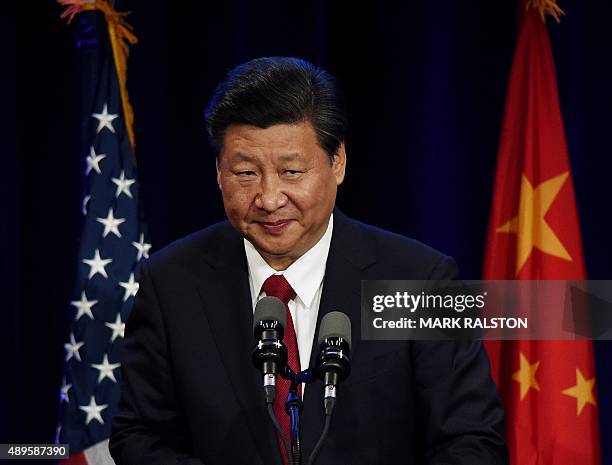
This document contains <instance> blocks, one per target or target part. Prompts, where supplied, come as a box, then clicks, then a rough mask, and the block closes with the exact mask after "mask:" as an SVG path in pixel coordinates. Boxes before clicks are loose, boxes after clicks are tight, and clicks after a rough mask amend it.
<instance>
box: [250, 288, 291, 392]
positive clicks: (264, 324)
mask: <svg viewBox="0 0 612 465" xmlns="http://www.w3.org/2000/svg"><path fill="white" fill-rule="evenodd" d="M286 324H287V314H286V310H285V304H284V303H283V302H282V301H281V300H280V299H277V298H276V297H264V298H263V299H261V300H260V301H259V302H257V305H256V306H255V313H254V315H253V335H254V336H255V347H253V353H252V355H253V364H254V365H255V366H256V367H257V368H258V369H259V370H260V371H261V372H262V373H263V386H264V390H265V392H266V402H267V403H273V402H274V397H275V396H276V374H277V373H281V372H282V371H283V370H284V369H285V366H286V365H287V348H286V347H285V345H284V344H283V335H284V333H285V326H286Z"/></svg>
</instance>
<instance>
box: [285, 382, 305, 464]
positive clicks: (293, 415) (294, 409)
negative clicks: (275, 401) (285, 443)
mask: <svg viewBox="0 0 612 465" xmlns="http://www.w3.org/2000/svg"><path fill="white" fill-rule="evenodd" d="M302 405H303V404H302V399H300V395H299V393H298V383H297V382H296V380H295V379H293V380H292V381H291V387H290V388H289V395H288V396H287V401H286V402H285V412H287V415H289V418H290V419H291V456H292V457H293V465H301V463H302V449H301V447H302V445H301V443H300V415H301V414H302Z"/></svg>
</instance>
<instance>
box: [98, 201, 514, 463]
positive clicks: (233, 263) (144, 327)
mask: <svg viewBox="0 0 612 465" xmlns="http://www.w3.org/2000/svg"><path fill="white" fill-rule="evenodd" d="M455 274H456V267H455V264H454V261H453V260H452V259H450V258H449V257H447V256H444V255H442V254H440V253H438V252H436V251H434V250H433V249H431V248H429V247H427V246H425V245H423V244H421V243H418V242H416V241H413V240H410V239H407V238H405V237H402V236H399V235H395V234H391V233H389V232H386V231H383V230H381V229H377V228H374V227H371V226H367V225H364V224H361V223H358V222H356V221H354V220H351V219H349V218H347V217H346V216H344V215H343V214H342V213H341V212H339V211H337V210H336V211H335V213H334V231H333V236H332V242H331V248H330V252H329V257H328V260H327V268H326V273H325V278H324V285H323V294H322V298H321V304H320V308H319V316H318V321H319V322H320V320H321V317H322V316H323V315H325V314H326V313H328V312H330V311H333V310H340V311H343V312H345V313H346V314H347V315H349V317H350V318H351V321H352V323H353V324H352V331H353V334H352V341H353V342H352V344H353V348H352V357H351V358H352V372H351V374H350V377H349V378H348V379H347V380H346V381H345V382H344V383H343V384H341V385H340V386H339V388H338V402H337V406H336V409H335V412H334V416H333V419H332V424H331V429H330V432H329V436H328V437H327V440H326V442H325V444H324V446H323V447H322V449H321V451H320V453H319V456H318V459H317V461H316V463H317V464H318V465H332V464H333V465H359V464H385V465H386V464H425V463H429V464H469V465H488V464H496V465H497V464H505V463H507V460H508V459H507V451H506V446H505V442H504V438H503V410H502V407H501V404H500V401H499V398H498V394H497V391H496V388H495V386H494V384H493V382H492V380H491V378H490V375H489V366H488V361H487V358H486V355H485V352H484V350H483V348H482V345H481V344H480V343H479V342H465V341H464V342H449V341H446V342H432V341H421V342H415V341H386V342H382V341H380V342H378V341H363V340H360V324H359V322H360V282H361V280H362V279H429V280H440V281H444V280H449V279H452V278H453V277H454V276H455ZM252 320H253V310H252V305H251V297H250V290H249V282H248V268H247V261H246V256H245V253H244V247H243V243H242V238H241V237H240V235H239V234H238V233H237V232H236V231H235V230H234V229H233V228H232V227H231V226H230V225H229V224H228V223H227V222H224V223H220V224H217V225H214V226H212V227H210V228H208V229H205V230H203V231H200V232H198V233H195V234H193V235H191V236H189V237H187V238H186V239H183V240H180V241H178V242H176V243H174V244H172V245H170V246H169V247H167V248H165V249H164V250H162V251H160V252H159V253H157V254H155V255H154V256H152V257H151V258H150V259H149V260H148V262H146V263H145V264H144V266H143V268H142V276H141V280H140V290H139V292H138V295H137V297H136V302H135V306H134V309H133V311H132V314H131V316H130V319H129V321H128V323H127V330H126V338H125V346H124V355H123V366H122V374H123V381H122V400H121V403H120V410H121V413H120V414H119V415H117V416H116V417H115V418H114V421H113V432H112V435H111V439H110V449H111V453H112V455H113V457H114V459H115V461H116V462H117V464H118V465H158V464H159V465H178V464H185V465H186V464H189V465H196V464H206V465H213V464H250V465H256V464H265V465H270V464H276V465H280V464H281V459H280V454H279V451H278V446H277V443H276V440H275V436H274V430H273V427H272V424H271V422H270V420H269V418H268V417H267V413H266V410H265V404H264V397H263V392H262V387H261V375H260V373H259V372H258V371H257V370H256V369H255V368H254V367H253V365H252V363H251V348H252V344H253V335H252ZM317 326H318V325H317ZM317 332H318V328H317ZM316 354H317V348H316V347H313V350H312V358H311V366H313V365H312V361H313V359H314V357H315V356H316ZM323 419H324V417H323V406H322V386H321V383H320V382H317V383H314V384H311V385H309V386H308V388H307V389H306V392H305V398H304V411H303V414H302V450H303V454H304V459H303V462H304V463H306V462H307V458H308V455H309V454H310V452H311V451H312V449H313V447H314V445H315V443H316V441H317V439H318V437H319V434H320V432H321V429H322V427H323Z"/></svg>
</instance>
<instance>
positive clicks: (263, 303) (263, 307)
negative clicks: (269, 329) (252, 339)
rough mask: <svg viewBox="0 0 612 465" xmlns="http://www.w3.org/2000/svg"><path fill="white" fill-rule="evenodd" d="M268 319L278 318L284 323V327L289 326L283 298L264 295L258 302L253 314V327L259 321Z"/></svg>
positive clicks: (277, 319)
mask: <svg viewBox="0 0 612 465" xmlns="http://www.w3.org/2000/svg"><path fill="white" fill-rule="evenodd" d="M268 320H276V321H278V322H279V323H280V324H281V325H283V328H286V327H287V313H286V310H285V304H284V303H283V301H282V300H280V299H277V298H276V297H264V298H263V299H261V300H260V301H259V302H257V305H255V313H254V315H253V329H255V327H256V326H257V325H258V324H259V322H261V321H268Z"/></svg>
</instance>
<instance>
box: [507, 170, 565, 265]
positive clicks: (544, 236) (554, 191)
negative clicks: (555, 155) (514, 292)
mask: <svg viewBox="0 0 612 465" xmlns="http://www.w3.org/2000/svg"><path fill="white" fill-rule="evenodd" d="M568 176H569V171H566V172H565V173H563V174H560V175H559V176H555V177H554V178H550V179H548V180H546V181H544V182H542V183H540V184H539V185H538V186H537V187H536V188H535V189H534V188H533V186H532V185H531V183H530V182H529V179H527V176H525V175H523V176H522V178H521V193H520V199H519V211H518V214H517V215H516V216H515V217H514V218H512V219H511V220H509V221H507V222H506V223H504V224H503V225H502V226H500V227H499V228H497V230H496V232H498V233H514V234H516V235H517V236H518V237H517V255H516V274H518V273H519V271H520V270H521V268H522V267H523V265H524V264H525V262H526V261H527V259H528V258H529V255H530V254H531V251H532V250H533V248H534V247H535V248H536V249H538V250H540V251H542V252H544V253H547V254H549V255H553V256H555V257H559V258H562V259H564V260H567V261H570V262H571V261H572V257H571V256H570V254H569V252H568V251H567V250H566V249H565V247H564V246H563V244H562V243H561V241H560V240H559V238H558V237H557V235H556V234H555V232H554V231H553V230H552V228H551V227H550V226H549V224H548V223H547V222H546V220H545V219H544V216H546V213H547V212H548V209H549V208H550V206H551V205H552V203H553V202H554V200H555V198H556V197H557V195H558V194H559V191H560V190H561V187H563V184H565V181H566V180H567V178H568Z"/></svg>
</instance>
